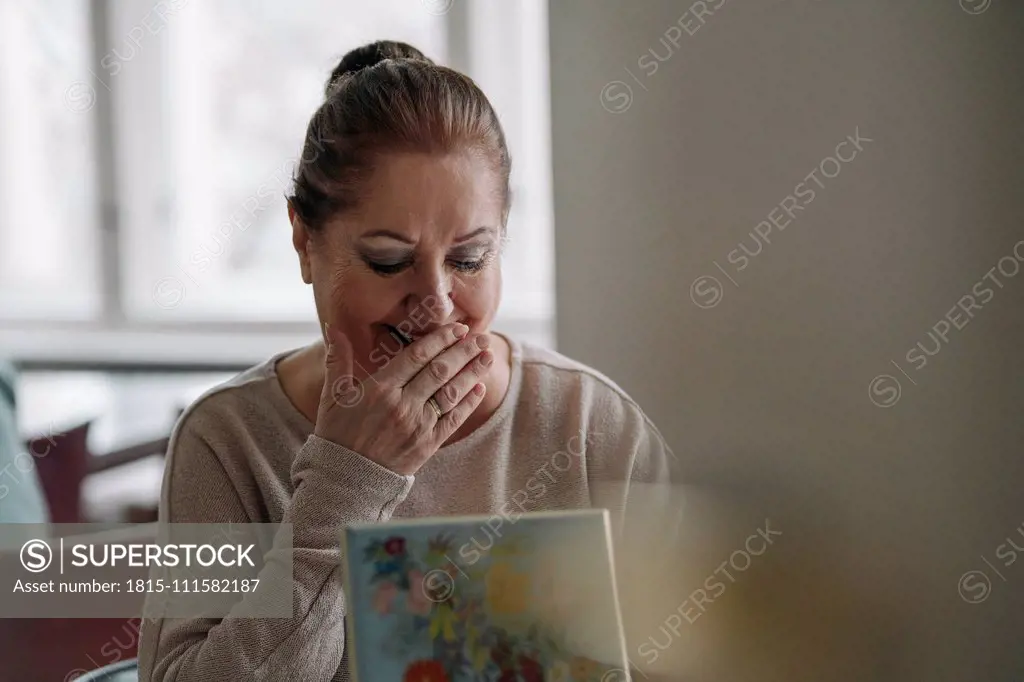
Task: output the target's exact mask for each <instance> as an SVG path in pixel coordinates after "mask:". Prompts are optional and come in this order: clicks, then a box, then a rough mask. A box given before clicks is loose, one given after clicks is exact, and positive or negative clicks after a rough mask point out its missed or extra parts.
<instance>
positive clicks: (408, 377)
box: [376, 324, 469, 399]
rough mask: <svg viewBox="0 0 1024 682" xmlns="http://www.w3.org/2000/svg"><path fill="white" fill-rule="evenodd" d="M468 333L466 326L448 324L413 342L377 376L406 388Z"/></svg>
mask: <svg viewBox="0 0 1024 682" xmlns="http://www.w3.org/2000/svg"><path fill="white" fill-rule="evenodd" d="M468 333H469V327H467V326H466V325H464V324H446V325H445V326H443V327H438V328H437V329H435V330H434V331H432V332H430V333H429V334H427V335H426V336H424V337H423V338H421V339H416V340H415V341H413V342H412V344H410V345H409V346H408V347H406V348H405V349H404V350H403V351H402V352H400V353H399V354H398V355H396V356H395V359H394V360H392V361H391V362H390V363H388V365H387V366H386V367H384V368H383V369H382V370H380V371H379V372H378V373H377V375H376V376H378V377H379V378H381V379H384V380H386V381H389V382H394V383H396V384H397V385H398V386H405V385H406V384H407V383H409V382H410V381H412V379H413V377H415V376H416V375H417V374H418V373H419V372H420V370H422V369H423V368H424V367H426V366H427V364H428V363H429V362H430V361H431V360H433V359H434V357H436V356H437V355H438V354H439V353H441V352H442V351H444V350H445V349H446V348H448V347H449V346H451V345H452V344H453V343H455V342H457V341H458V340H459V339H461V338H463V337H464V336H466V334H468ZM428 395H429V394H428ZM424 399H426V396H424Z"/></svg>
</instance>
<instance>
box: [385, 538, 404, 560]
mask: <svg viewBox="0 0 1024 682" xmlns="http://www.w3.org/2000/svg"><path fill="white" fill-rule="evenodd" d="M403 550H405V538H400V537H397V536H395V537H390V538H388V539H387V540H385V541H384V551H385V552H387V553H388V554H390V555H391V556H396V555H398V554H401V553H402V551H403Z"/></svg>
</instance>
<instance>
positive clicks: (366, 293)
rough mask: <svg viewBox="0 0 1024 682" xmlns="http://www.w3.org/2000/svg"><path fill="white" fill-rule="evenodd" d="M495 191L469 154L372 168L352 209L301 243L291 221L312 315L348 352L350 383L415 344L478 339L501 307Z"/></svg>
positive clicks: (402, 157)
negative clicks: (444, 334) (450, 336)
mask: <svg viewBox="0 0 1024 682" xmlns="http://www.w3.org/2000/svg"><path fill="white" fill-rule="evenodd" d="M501 190H502V187H501V184H500V178H499V176H498V174H497V173H495V172H494V171H493V170H492V169H491V168H490V166H489V165H488V164H487V162H486V161H485V160H484V159H482V158H480V157H479V156H477V155H475V154H468V153H466V154H452V155H447V156H430V155H426V154H396V155H390V156H387V157H384V158H383V159H381V160H380V162H379V163H378V165H377V168H376V170H375V171H374V173H373V175H372V176H371V177H370V178H369V180H368V182H367V183H366V189H365V193H364V195H363V197H362V199H361V202H360V205H359V206H358V207H357V208H355V209H354V210H353V211H350V212H347V213H346V214H344V215H340V216H337V217H336V218H334V219H332V220H331V221H330V222H328V223H327V224H326V225H325V226H324V228H323V229H322V230H320V231H318V232H316V233H308V232H307V230H306V229H305V228H304V227H302V224H301V222H300V221H299V220H298V219H297V216H295V215H294V214H293V215H292V225H293V240H294V243H295V248H296V250H297V251H298V253H299V261H300V263H301V266H302V276H303V279H304V280H305V281H306V282H307V283H310V284H312V285H313V297H314V299H315V301H316V309H317V315H318V316H319V318H320V323H321V327H322V326H323V324H324V323H327V324H330V325H331V326H332V327H335V326H336V327H337V328H338V329H339V330H341V331H342V332H343V333H345V334H346V336H347V337H348V339H349V341H350V342H351V344H352V349H353V353H354V358H355V361H356V363H357V364H356V366H355V367H354V368H353V369H354V370H355V374H356V376H357V377H359V378H363V377H365V376H366V375H367V374H373V373H374V372H376V371H377V370H379V369H381V368H382V367H383V366H384V365H386V364H387V363H388V361H389V360H390V359H391V358H392V357H393V356H394V355H395V354H396V353H397V352H398V350H399V349H400V346H399V344H398V342H397V341H396V340H395V337H394V335H393V329H398V330H400V331H401V332H403V333H404V334H405V335H406V336H409V337H412V338H418V337H421V336H423V335H425V334H427V333H429V332H430V331H431V330H433V329H435V328H436V327H439V326H441V325H444V324H448V323H453V322H462V323H463V324H465V325H467V326H469V328H470V331H471V332H483V331H487V330H488V328H489V327H490V324H491V320H492V319H493V318H494V314H495V312H496V311H497V309H498V303H499V301H500V299H501V261H500V259H499V255H500V254H499V252H500V248H501V242H502V231H503V228H502V205H503V196H502V192H501Z"/></svg>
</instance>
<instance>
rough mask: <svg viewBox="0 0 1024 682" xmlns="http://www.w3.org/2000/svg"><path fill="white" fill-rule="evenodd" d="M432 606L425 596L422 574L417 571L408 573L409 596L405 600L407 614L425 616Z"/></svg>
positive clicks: (413, 570)
mask: <svg viewBox="0 0 1024 682" xmlns="http://www.w3.org/2000/svg"><path fill="white" fill-rule="evenodd" d="M433 605H434V603H433V602H432V601H430V597H429V595H427V588H426V585H424V584H423V573H422V572H420V571H418V570H417V569H415V568H414V569H412V570H411V571H409V596H408V598H407V599H406V606H407V608H408V609H409V613H415V614H417V615H420V616H425V615H427V614H428V613H430V608H431V607H432V606H433Z"/></svg>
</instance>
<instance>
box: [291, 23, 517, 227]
mask: <svg viewBox="0 0 1024 682" xmlns="http://www.w3.org/2000/svg"><path fill="white" fill-rule="evenodd" d="M463 151H465V152H470V153H475V154H480V155H481V157H482V158H485V159H486V160H487V161H488V163H489V164H490V165H491V167H492V168H493V169H494V171H495V172H496V173H498V174H499V178H500V183H501V188H502V190H501V191H502V193H503V197H502V201H503V214H502V217H503V222H504V220H506V219H507V216H508V210H509V205H510V200H511V196H510V190H509V174H510V171H511V166H512V160H511V157H510V155H509V152H508V147H507V146H506V144H505V134H504V132H503V131H502V128H501V123H500V122H499V121H498V116H497V114H496V113H495V111H494V108H493V107H492V106H491V103H490V102H489V101H488V100H487V97H486V95H484V93H483V91H481V90H480V88H479V87H478V86H477V85H476V83H474V82H473V80H472V79H470V78H469V77H468V76H466V75H464V74H461V73H459V72H458V71H455V70H453V69H449V68H447V67H444V66H439V65H438V64H435V63H434V62H433V61H432V60H430V59H429V58H427V57H426V56H424V55H423V53H422V52H420V51H419V50H417V49H416V48H415V47H413V46H411V45H408V44H406V43H401V42H396V41H378V42H375V43H371V44H369V45H364V46H362V47H359V48H357V49H355V50H352V51H351V52H349V53H348V54H346V55H345V56H344V57H343V58H342V59H341V61H340V62H339V63H338V65H337V66H336V67H335V68H334V70H333V71H332V73H331V76H330V78H329V79H328V81H327V84H326V86H325V88H324V102H323V104H321V105H320V107H319V108H318V109H317V110H316V112H315V113H314V114H313V116H312V118H311V119H310V121H309V126H308V128H307V129H306V140H305V143H304V145H303V152H302V156H301V158H300V160H299V163H298V166H297V167H296V169H295V177H294V178H293V181H294V190H293V192H292V194H291V196H289V197H288V200H289V202H291V204H292V206H293V207H294V209H295V211H296V213H297V214H298V216H299V217H300V218H301V219H302V222H303V223H305V225H306V226H307V227H309V228H310V229H312V230H317V229H320V228H321V227H323V225H324V223H325V222H326V221H328V220H329V219H330V218H331V217H332V216H334V215H337V214H339V213H343V212H345V211H348V210H350V209H353V208H355V207H356V206H357V205H358V203H359V197H360V195H361V194H362V193H363V191H364V190H363V187H364V183H365V181H366V179H367V178H368V177H369V176H370V174H371V173H372V172H373V169H374V164H375V163H376V162H377V160H378V159H379V158H380V157H381V155H383V154H387V153H396V152H397V153H401V152H413V153H427V154H447V153H453V152H463Z"/></svg>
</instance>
